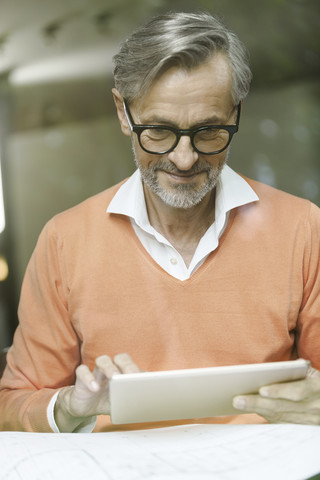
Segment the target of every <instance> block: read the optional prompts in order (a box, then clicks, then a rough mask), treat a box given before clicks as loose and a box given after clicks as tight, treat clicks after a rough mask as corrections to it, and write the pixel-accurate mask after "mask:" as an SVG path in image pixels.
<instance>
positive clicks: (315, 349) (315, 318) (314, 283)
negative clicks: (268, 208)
mask: <svg viewBox="0 0 320 480" xmlns="http://www.w3.org/2000/svg"><path fill="white" fill-rule="evenodd" d="M303 281H304V294H303V301H302V305H301V309H300V314H299V319H298V323H297V334H298V335H297V338H298V340H297V349H298V354H299V357H301V358H306V359H308V360H310V361H311V364H312V366H313V367H314V368H317V369H318V370H320V209H319V208H318V207H317V206H316V205H314V204H311V205H310V212H309V216H308V218H307V220H306V224H305V249H304V265H303Z"/></svg>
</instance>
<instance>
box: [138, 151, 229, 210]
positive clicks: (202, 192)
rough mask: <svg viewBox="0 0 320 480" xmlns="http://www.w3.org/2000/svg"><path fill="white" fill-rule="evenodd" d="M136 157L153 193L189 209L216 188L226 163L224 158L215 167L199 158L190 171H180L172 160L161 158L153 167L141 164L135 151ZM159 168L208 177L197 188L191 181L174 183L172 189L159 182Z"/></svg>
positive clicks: (177, 205)
mask: <svg viewBox="0 0 320 480" xmlns="http://www.w3.org/2000/svg"><path fill="white" fill-rule="evenodd" d="M227 155H228V154H227ZM134 159H135V163H136V165H137V167H138V168H139V170H140V173H141V178H142V181H143V182H144V184H145V185H146V186H147V187H149V188H150V190H151V191H152V192H153V193H155V194H156V195H158V196H159V197H160V198H161V200H162V201H163V202H164V203H165V204H166V205H169V206H170V207H174V208H181V209H188V208H192V207H194V206H196V205H198V204H199V203H200V202H201V201H202V200H203V199H204V197H205V196H206V195H207V194H208V193H209V192H211V191H212V190H213V189H214V188H215V186H216V185H217V183H218V180H219V178H220V175H221V171H222V169H223V167H224V165H225V163H226V160H224V161H223V162H220V163H219V164H218V165H217V167H215V168H214V167H212V165H211V164H210V163H209V162H207V161H206V160H198V161H197V162H196V163H195V164H194V165H193V167H192V168H191V169H190V170H189V171H188V172H186V171H184V172H180V171H179V170H178V169H177V168H176V167H175V165H174V164H173V163H172V162H171V161H170V160H165V159H163V160H159V162H157V163H156V164H154V165H152V166H151V167H148V168H145V167H143V166H141V165H140V163H139V161H138V159H137V155H136V154H135V152H134ZM158 170H165V171H166V172H170V173H173V174H174V173H185V174H186V173H188V174H192V173H198V172H204V173H205V174H206V176H207V179H206V181H205V182H204V183H203V184H202V185H201V186H200V187H198V188H196V186H195V183H192V182H190V183H188V184H172V186H171V189H170V190H167V189H165V188H163V187H162V186H161V185H160V184H159V182H158V175H157V172H158Z"/></svg>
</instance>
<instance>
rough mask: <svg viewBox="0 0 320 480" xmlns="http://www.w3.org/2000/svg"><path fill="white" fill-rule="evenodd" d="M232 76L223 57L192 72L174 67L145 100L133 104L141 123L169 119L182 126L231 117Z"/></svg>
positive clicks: (208, 62) (217, 56)
mask: <svg viewBox="0 0 320 480" xmlns="http://www.w3.org/2000/svg"><path fill="white" fill-rule="evenodd" d="M232 106H233V101H232V73H231V68H230V65H229V62H228V60H227V58H226V57H225V56H224V55H223V54H216V55H214V56H213V57H212V58H211V59H210V60H209V61H207V62H206V63H204V64H202V65H200V66H198V67H196V68H194V69H192V70H190V71H187V70H184V69H181V68H178V67H172V68H170V69H169V70H167V71H166V72H165V73H164V74H162V75H161V76H160V78H158V79H157V80H156V81H155V83H154V84H153V85H152V87H151V88H150V89H149V90H148V92H147V93H146V95H144V97H143V98H141V99H139V100H136V101H135V102H134V103H133V108H134V109H135V112H136V113H137V114H138V116H139V120H140V121H143V122H146V121H149V122H150V121H151V120H152V119H155V120H156V119H159V120H161V119H162V118H163V119H165V118H168V119H172V121H174V122H175V121H177V123H179V124H181V122H182V121H184V122H185V123H188V121H190V120H191V118H189V117H192V120H193V121H196V120H199V121H201V120H202V119H205V118H206V117H208V118H209V116H210V115H213V114H215V115H216V116H218V117H221V119H222V118H223V117H224V116H226V115H227V114H230V108H232Z"/></svg>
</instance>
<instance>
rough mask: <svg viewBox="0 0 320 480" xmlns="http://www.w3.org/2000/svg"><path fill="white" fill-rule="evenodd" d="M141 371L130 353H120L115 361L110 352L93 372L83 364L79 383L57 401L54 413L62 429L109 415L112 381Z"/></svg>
mask: <svg viewBox="0 0 320 480" xmlns="http://www.w3.org/2000/svg"><path fill="white" fill-rule="evenodd" d="M137 372H140V369H139V367H138V366H137V365H136V364H135V363H134V362H133V360H132V359H131V357H130V356H129V355H128V354H126V353H120V354H118V355H116V356H115V357H114V359H113V360H112V359H111V358H110V357H108V356H107V355H102V356H101V357H98V358H97V359H96V362H95V368H94V370H93V372H91V371H90V370H89V368H88V367H87V366H86V365H80V366H79V367H78V368H77V370H76V381H75V385H74V386H72V387H66V388H63V389H62V390H61V391H60V393H59V395H58V398H57V401H56V404H55V410H54V416H55V421H56V424H57V426H58V428H59V430H60V432H73V431H75V430H76V429H77V427H79V426H80V425H81V424H85V423H88V422H90V421H91V417H93V416H96V415H109V414H110V402H109V380H110V379H111V377H112V376H113V375H115V374H121V373H137Z"/></svg>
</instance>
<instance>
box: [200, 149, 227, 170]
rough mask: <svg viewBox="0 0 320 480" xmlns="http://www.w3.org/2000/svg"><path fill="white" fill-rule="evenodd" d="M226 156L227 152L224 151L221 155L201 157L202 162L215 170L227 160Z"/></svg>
mask: <svg viewBox="0 0 320 480" xmlns="http://www.w3.org/2000/svg"><path fill="white" fill-rule="evenodd" d="M227 155H228V152H227V151H224V152H221V153H218V155H208V156H206V157H202V159H203V161H205V162H206V163H208V164H209V165H210V166H211V167H212V168H217V167H220V166H221V165H224V163H225V162H226V160H227Z"/></svg>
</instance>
